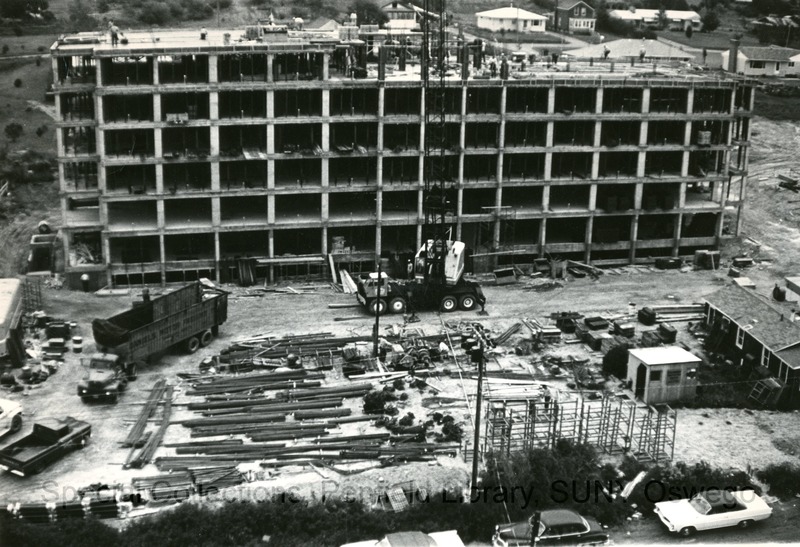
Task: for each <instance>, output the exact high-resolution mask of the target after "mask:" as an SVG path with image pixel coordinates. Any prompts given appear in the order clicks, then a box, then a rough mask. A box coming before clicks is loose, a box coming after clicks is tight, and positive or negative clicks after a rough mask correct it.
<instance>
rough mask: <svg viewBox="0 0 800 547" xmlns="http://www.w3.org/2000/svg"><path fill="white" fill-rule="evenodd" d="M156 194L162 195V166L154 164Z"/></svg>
mask: <svg viewBox="0 0 800 547" xmlns="http://www.w3.org/2000/svg"><path fill="white" fill-rule="evenodd" d="M155 167H156V194H158V195H162V194H163V193H164V165H163V164H156V166H155Z"/></svg>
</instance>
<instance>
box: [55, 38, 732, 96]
mask: <svg viewBox="0 0 800 547" xmlns="http://www.w3.org/2000/svg"><path fill="white" fill-rule="evenodd" d="M122 34H123V36H124V38H126V39H127V43H126V44H118V45H116V46H112V45H111V39H110V35H109V33H107V32H85V33H78V34H70V35H65V36H61V37H59V40H58V41H56V43H54V44H53V46H52V47H51V52H52V54H53V55H55V56H70V57H71V56H75V57H80V56H89V57H139V56H142V55H154V54H155V55H194V54H202V53H218V54H220V53H231V54H246V53H267V52H271V53H276V52H285V53H322V52H329V53H330V52H333V51H334V50H336V49H337V48H342V47H348V46H350V45H360V46H364V45H365V42H364V41H362V40H341V39H340V38H339V35H338V33H336V32H329V31H321V32H320V31H288V32H265V33H264V34H263V36H262V37H261V38H260V39H258V40H247V39H246V36H245V30H244V29H238V30H233V29H231V30H225V29H215V30H208V31H207V36H206V39H205V40H203V39H201V38H200V31H199V30H192V29H177V30H167V29H164V30H152V31H151V30H131V31H123V33H122ZM226 35H227V38H226ZM413 35H414V36H419V33H413ZM391 36H395V33H392V34H391ZM383 47H397V46H386V45H384V46H383ZM455 50H456V48H455V47H453V48H452V49H451V55H450V61H451V62H450V63H449V65H448V66H449V69H448V72H447V75H446V77H445V80H447V81H448V82H451V83H456V82H460V81H461V75H460V67H459V65H458V64H457V63H455V60H456V55H455ZM545 59H546V58H545V57H543V56H540V57H538V58H537V60H536V61H535V62H526V63H525V68H524V70H522V65H521V64H520V63H511V62H510V63H509V64H510V77H509V78H508V81H509V82H514V81H517V82H520V83H523V82H524V83H527V84H528V85H530V82H531V81H533V82H534V83H535V82H536V81H540V83H541V84H543V85H552V84H553V83H554V81H556V82H557V81H559V80H570V81H574V80H585V81H586V82H592V83H593V84H594V83H599V82H601V81H608V82H619V81H622V80H624V81H625V82H626V85H629V86H637V85H642V86H644V85H652V84H653V83H655V84H656V85H661V84H663V83H665V82H667V81H669V82H670V84H669V85H696V84H698V83H700V82H706V83H707V85H715V86H723V87H724V86H732V85H733V83H734V82H736V81H740V80H741V77H739V76H735V75H731V74H726V73H724V72H721V71H704V70H698V69H697V68H696V67H693V66H692V65H690V64H688V63H686V62H685V61H679V60H669V59H659V60H655V61H654V60H651V59H648V60H646V62H644V63H635V64H634V63H630V62H620V61H619V60H616V62H615V61H614V60H602V59H601V55H598V56H597V57H593V56H587V57H585V58H584V57H581V56H577V57H570V59H569V60H568V61H567V60H566V59H565V58H562V59H560V60H559V62H558V63H551V62H549V61H547V60H545ZM492 62H495V64H496V74H495V76H492V75H491V73H490V71H489V69H488V66H489V65H490V63H492ZM501 63H502V58H492V57H487V58H486V59H485V61H484V63H483V67H482V69H481V70H475V69H474V67H471V69H470V75H469V78H468V79H469V80H470V81H472V80H476V81H477V80H491V81H496V80H500V76H499V73H500V65H501ZM367 68H368V73H367V77H366V78H364V79H365V80H368V81H369V80H376V79H377V77H378V70H377V64H375V63H370V64H368V66H367ZM392 68H393V65H392V64H391V63H390V64H389V65H387V73H386V79H387V80H388V81H398V80H405V81H414V80H416V81H419V80H420V79H421V78H420V66H419V63H418V61H416V60H414V59H411V60H409V61H408V63H407V69H406V70H404V71H398V70H392ZM330 79H331V80H333V81H337V80H338V81H344V80H348V81H349V80H351V78H349V77H346V76H342V75H340V74H338V73H335V72H333V71H332V73H331V75H330ZM637 82H640V83H639V84H637ZM690 82H691V84H690ZM487 85H492V84H491V83H488V82H487ZM700 85H702V84H700Z"/></svg>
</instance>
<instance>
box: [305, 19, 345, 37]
mask: <svg viewBox="0 0 800 547" xmlns="http://www.w3.org/2000/svg"><path fill="white" fill-rule="evenodd" d="M341 26H342V25H340V24H339V23H337V22H336V21H334V20H333V19H331V18H330V17H317V18H316V19H314V20H313V21H311V22H310V23H306V24H305V29H306V30H315V31H316V30H318V31H321V32H337V33H338V32H339V27H341ZM337 36H338V35H337Z"/></svg>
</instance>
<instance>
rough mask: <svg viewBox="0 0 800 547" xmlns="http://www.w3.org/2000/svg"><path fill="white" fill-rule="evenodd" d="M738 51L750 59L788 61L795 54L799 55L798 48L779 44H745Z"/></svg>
mask: <svg viewBox="0 0 800 547" xmlns="http://www.w3.org/2000/svg"><path fill="white" fill-rule="evenodd" d="M739 52H740V53H741V54H742V55H744V56H745V57H746V58H747V59H748V60H750V61H790V60H791V58H792V57H794V56H795V55H800V50H798V49H792V48H789V47H781V46H768V47H757V46H752V47H750V46H745V47H740V48H739Z"/></svg>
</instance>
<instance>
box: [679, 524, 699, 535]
mask: <svg viewBox="0 0 800 547" xmlns="http://www.w3.org/2000/svg"><path fill="white" fill-rule="evenodd" d="M695 532H696V530H695V529H694V528H692V527H691V526H687V527H686V528H681V531H680V532H678V533H679V534H680V535H682V536H683V537H685V538H688V537H689V536H692V535H694V533H695Z"/></svg>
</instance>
